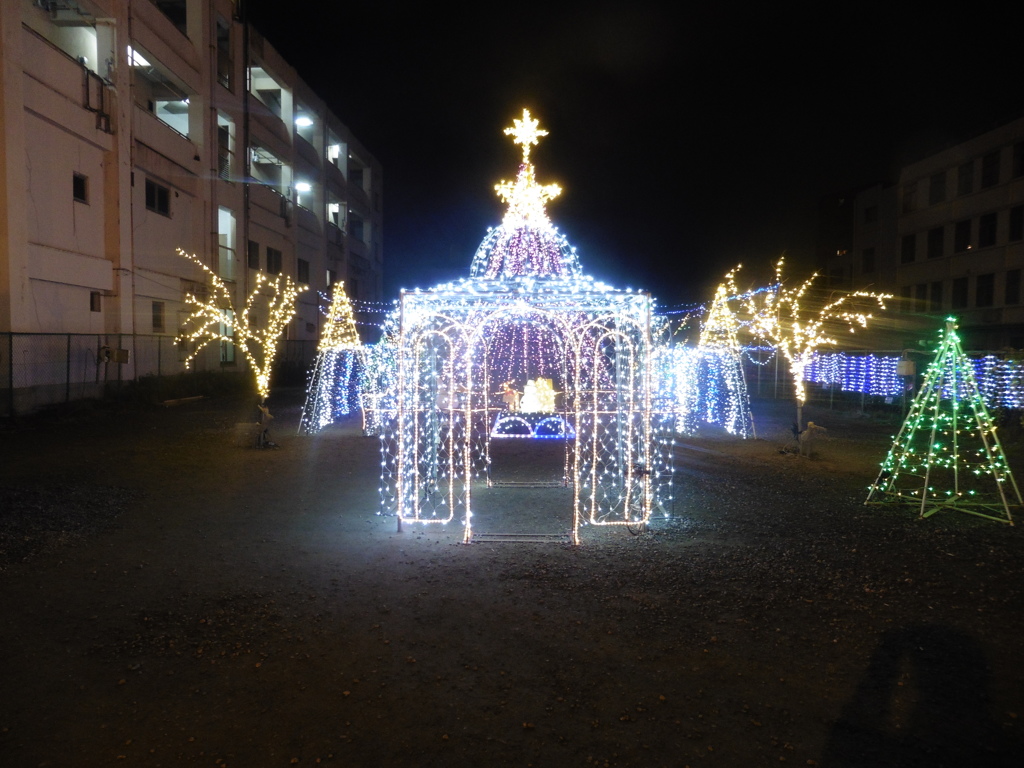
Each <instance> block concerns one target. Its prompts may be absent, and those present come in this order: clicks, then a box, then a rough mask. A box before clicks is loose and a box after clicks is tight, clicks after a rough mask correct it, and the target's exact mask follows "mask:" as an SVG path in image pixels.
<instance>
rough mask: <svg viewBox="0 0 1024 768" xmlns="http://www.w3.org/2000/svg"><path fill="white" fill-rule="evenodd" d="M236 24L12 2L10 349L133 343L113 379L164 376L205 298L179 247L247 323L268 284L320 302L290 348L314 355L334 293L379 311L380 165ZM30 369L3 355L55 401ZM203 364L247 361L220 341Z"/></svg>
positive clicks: (3, 193) (3, 185)
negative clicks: (100, 338) (54, 343)
mask: <svg viewBox="0 0 1024 768" xmlns="http://www.w3.org/2000/svg"><path fill="white" fill-rule="evenodd" d="M239 12H240V5H239V3H238V2H237V0H236V1H233V0H12V1H11V2H4V3H0V44H2V65H0V141H2V143H3V144H2V151H0V333H2V332H6V333H8V334H30V333H59V334H97V335H111V334H123V335H124V336H122V337H119V339H118V340H117V343H118V345H121V346H125V347H128V348H129V354H128V356H127V359H128V362H127V363H125V362H121V363H119V365H120V366H121V368H120V370H119V372H118V378H127V379H131V378H135V377H138V376H141V375H145V374H147V373H152V372H155V366H156V365H159V366H160V371H161V372H167V371H168V367H169V366H170V368H171V369H173V368H174V364H175V363H180V359H181V357H182V355H183V352H182V351H181V350H175V348H173V347H172V346H171V345H170V343H169V342H170V341H171V340H172V339H173V337H174V336H175V335H176V334H177V333H178V331H179V327H180V324H181V321H182V319H183V318H184V316H185V314H186V310H185V306H184V304H183V297H184V294H185V292H186V291H193V292H195V291H202V284H203V273H202V271H201V270H200V269H199V268H198V267H196V266H195V265H193V264H191V263H190V262H188V261H187V260H186V259H183V258H182V257H180V256H178V255H176V253H175V249H176V248H179V247H180V248H182V249H184V250H185V251H187V252H189V253H195V254H196V255H198V256H199V258H200V259H202V260H203V262H204V263H206V264H207V265H209V266H210V267H211V268H212V269H214V270H215V271H216V273H217V274H218V275H219V276H220V277H222V278H223V279H224V280H225V281H227V282H228V284H229V286H230V287H231V289H232V291H233V292H234V294H235V306H236V307H240V306H241V305H242V304H244V301H245V297H246V295H247V294H248V292H249V289H250V286H251V285H252V284H253V280H254V276H255V274H256V270H262V271H264V272H267V273H270V274H271V275H273V274H278V273H281V272H284V273H286V274H288V275H290V276H291V277H292V278H293V279H295V280H296V281H297V282H299V283H301V284H304V285H307V286H309V290H307V291H306V292H305V293H304V294H302V295H301V297H300V303H299V307H298V313H297V316H296V318H295V320H293V321H292V323H291V324H290V327H289V329H288V332H287V335H288V339H290V340H310V341H312V340H315V339H316V338H317V335H318V331H319V325H320V322H321V320H320V312H319V310H318V306H317V304H318V298H317V293H318V292H320V291H324V290H326V289H327V288H328V287H329V286H330V284H331V283H333V282H335V281H338V280H344V281H346V289H347V291H348V293H349V295H350V296H351V297H352V298H354V299H363V300H379V299H380V298H381V290H382V265H383V251H382V245H383V243H382V192H383V185H382V183H383V179H382V173H381V167H380V165H379V164H378V163H377V161H376V160H375V159H374V158H373V157H372V156H371V155H370V154H369V153H368V152H367V151H366V149H365V147H363V146H362V145H361V144H360V143H359V141H358V140H357V139H356V138H355V137H354V136H352V134H351V132H350V131H349V130H348V129H347V128H346V126H345V125H344V124H343V123H342V122H341V121H340V120H339V119H338V118H337V116H335V115H334V114H333V113H332V112H331V111H330V110H329V109H328V108H327V105H326V104H325V103H324V101H323V100H322V99H321V98H320V97H318V96H317V94H315V93H314V92H313V91H312V90H311V89H310V88H309V87H308V86H307V85H306V84H305V83H304V82H303V81H302V79H301V78H300V77H299V76H298V75H297V73H296V72H295V70H294V69H293V67H292V66H290V65H289V64H288V62H286V61H284V60H283V59H282V58H281V56H280V55H278V53H277V52H276V51H275V50H274V48H273V47H272V46H271V45H270V44H268V43H267V42H266V41H265V40H264V39H263V37H262V36H261V35H260V34H259V33H258V32H257V31H256V30H255V29H252V28H251V27H250V26H249V25H247V24H245V23H243V20H242V19H241V18H240V16H239ZM257 322H259V319H258V318H257ZM154 339H156V341H155V342H154ZM18 341H19V343H21V342H23V341H24V340H23V339H19V340H18ZM26 343H27V342H26ZM76 343H77V342H76ZM70 344H71V342H70V341H69V347H70ZM86 346H88V343H87V344H86ZM12 349H13V345H12ZM154 350H155V351H154ZM91 352H92V353H93V356H94V357H95V345H94V346H93V348H92V349H91ZM69 354H70V353H69ZM83 354H84V352H83ZM154 355H156V356H157V357H158V361H157V360H154V359H153V357H154ZM37 356H38V353H34V352H33V353H28V352H24V353H23V354H19V353H18V351H17V350H15V351H14V352H13V353H12V354H11V355H10V357H11V359H10V360H8V361H7V363H8V367H9V368H10V369H11V375H10V379H11V381H12V389H17V388H19V384H18V382H19V376H20V377H21V379H20V381H21V385H22V387H28V388H34V387H37V386H43V387H45V383H43V382H42V379H41V378H40V377H41V374H40V372H39V370H41V368H40V366H41V364H40V365H39V366H34V365H33V363H32V362H31V359H33V358H35V357H37ZM122 359H123V358H122ZM78 364H79V362H78V361H77V360H76V361H73V362H72V363H69V366H70V365H76V366H77V365H78ZM201 364H205V365H206V366H207V367H214V366H233V365H240V364H241V361H235V359H234V354H233V348H232V345H231V344H222V345H221V348H220V349H219V350H217V349H214V350H211V351H210V354H209V355H207V356H206V357H204V358H203V360H202V361H201ZM19 366H22V367H20V368H19ZM33 367H35V368H37V369H39V370H35V371H34V370H33ZM4 373H6V371H5V372H4ZM95 378H97V379H101V378H108V379H109V374H108V373H106V374H103V375H98V376H96V377H95Z"/></svg>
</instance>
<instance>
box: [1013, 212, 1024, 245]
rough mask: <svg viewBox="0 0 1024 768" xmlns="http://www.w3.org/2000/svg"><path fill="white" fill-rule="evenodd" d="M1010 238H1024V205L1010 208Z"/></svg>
mask: <svg viewBox="0 0 1024 768" xmlns="http://www.w3.org/2000/svg"><path fill="white" fill-rule="evenodd" d="M1010 240H1024V205H1015V206H1013V208H1011V209H1010Z"/></svg>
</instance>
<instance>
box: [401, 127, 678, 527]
mask: <svg viewBox="0 0 1024 768" xmlns="http://www.w3.org/2000/svg"><path fill="white" fill-rule="evenodd" d="M506 134H511V135H512V136H514V140H515V143H516V144H519V145H520V146H521V147H522V152H523V158H522V163H521V164H520V166H519V172H518V175H517V178H516V180H515V182H512V183H509V182H502V183H501V184H499V185H498V186H497V187H496V189H497V191H498V193H499V195H500V196H501V198H502V199H503V200H504V201H505V202H506V203H507V204H508V210H507V212H506V214H505V217H504V219H503V221H502V223H501V225H500V226H499V227H497V228H495V229H492V230H489V231H488V233H487V235H486V237H485V238H484V240H483V242H482V243H481V245H480V247H479V248H478V250H477V253H476V255H475V256H474V259H473V263H472V266H471V270H470V277H469V278H468V279H466V280H464V281H462V282H459V283H452V284H446V285H440V286H437V287H436V288H433V289H431V290H426V291H419V290H417V291H406V292H403V293H402V296H401V299H400V302H399V307H398V310H397V311H398V327H399V332H398V339H397V350H396V368H397V384H396V387H395V391H396V397H395V402H394V411H393V413H392V418H390V419H388V420H387V425H388V426H387V429H386V430H385V431H384V433H383V434H382V446H383V449H384V450H383V461H382V465H383V470H384V472H383V478H382V480H383V482H382V486H381V493H382V503H383V508H384V511H385V512H387V513H393V514H396V515H398V517H399V520H400V521H401V522H406V523H450V522H456V523H459V524H461V525H462V526H463V529H464V535H463V540H464V541H466V542H467V543H468V542H469V541H471V540H472V537H473V525H474V507H475V506H477V501H476V499H477V497H478V496H479V495H481V494H494V493H500V492H501V488H500V487H497V486H498V484H497V483H495V482H492V477H491V466H492V465H491V452H492V446H493V445H494V441H500V440H509V439H515V438H520V439H535V440H542V439H543V440H557V441H561V444H562V445H564V448H565V451H564V477H563V483H564V484H565V485H568V486H570V487H571V488H572V499H573V501H572V509H571V510H566V516H565V521H566V523H567V526H566V527H567V529H568V534H569V537H570V540H571V541H572V542H573V543H579V541H580V528H581V527H582V526H583V525H587V524H591V525H627V526H637V527H643V526H645V525H646V524H647V522H648V520H649V518H650V515H651V510H652V508H654V507H657V506H661V505H662V504H663V503H664V502H665V501H667V499H668V498H669V494H670V493H671V480H670V464H671V462H670V461H669V457H668V456H667V454H666V453H665V451H664V446H663V445H662V443H661V441H660V440H659V435H660V434H661V430H660V425H661V424H662V423H663V422H664V423H667V419H663V418H662V417H661V415H660V414H656V413H655V412H654V411H653V408H652V397H651V378H652V377H651V370H652V366H653V363H654V357H655V354H654V346H653V342H652V338H651V312H652V304H651V298H650V296H649V295H648V294H646V293H642V292H636V291H630V290H618V289H614V288H611V287H609V286H606V285H603V284H601V283H598V282H596V281H595V280H594V279H593V278H591V277H589V276H586V275H583V274H582V271H581V269H580V265H579V261H578V259H577V257H576V252H575V249H574V248H573V247H572V246H570V245H569V243H568V242H567V240H566V239H565V237H564V236H563V235H561V234H560V233H559V232H558V230H557V229H556V228H555V227H554V226H553V225H552V224H551V222H550V220H549V219H548V217H547V214H546V211H545V205H546V202H547V200H549V199H551V198H553V197H555V196H556V195H558V194H559V192H560V191H561V190H560V189H559V188H558V187H557V186H555V185H549V186H540V185H538V184H537V183H536V181H535V179H534V169H533V165H532V164H531V163H530V160H529V156H530V148H531V146H532V145H534V144H536V143H537V139H538V138H539V137H541V136H544V135H546V134H547V132H546V131H543V130H538V123H537V121H536V120H533V119H531V117H530V114H529V112H527V111H524V112H523V118H522V119H521V120H515V121H514V127H513V128H509V129H507V130H506ZM541 391H543V392H544V393H545V396H542V397H541V396H536V393H537V392H541ZM521 392H522V393H524V396H523V397H522V398H521V399H520V398H519V394H520V393H521ZM511 393H515V394H514V395H513V394H511ZM527 395H529V396H527ZM520 406H521V407H520Z"/></svg>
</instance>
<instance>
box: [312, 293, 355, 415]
mask: <svg viewBox="0 0 1024 768" xmlns="http://www.w3.org/2000/svg"><path fill="white" fill-rule="evenodd" d="M362 358H363V350H362V345H361V344H360V342H359V333H358V332H357V331H356V320H355V315H354V314H353V312H352V304H351V302H350V301H349V299H348V294H346V293H345V284H344V283H342V282H338V283H335V284H334V285H333V286H332V289H331V303H330V307H329V308H328V310H327V317H326V319H325V320H324V326H323V330H322V331H321V334H320V344H319V347H318V349H317V356H316V362H315V363H314V365H313V371H312V374H311V375H310V379H309V384H308V387H307V389H306V403H305V405H304V406H303V408H302V415H301V417H300V418H299V432H304V433H307V434H310V433H313V432H316V431H318V430H320V429H323V428H324V427H325V426H327V425H328V424H332V423H334V422H335V421H336V420H337V419H338V418H340V417H341V416H345V415H347V414H349V413H351V412H352V411H354V410H356V409H358V408H359V407H360V392H359V387H358V381H359V371H360V369H361V367H362Z"/></svg>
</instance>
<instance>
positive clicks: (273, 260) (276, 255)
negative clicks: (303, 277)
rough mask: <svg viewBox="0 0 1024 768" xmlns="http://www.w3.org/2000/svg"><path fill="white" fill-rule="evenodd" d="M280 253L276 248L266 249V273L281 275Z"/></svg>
mask: <svg viewBox="0 0 1024 768" xmlns="http://www.w3.org/2000/svg"><path fill="white" fill-rule="evenodd" d="M281 262H282V258H281V252H280V251H279V250H277V248H270V247H268V248H267V272H268V273H269V274H271V275H279V274H281Z"/></svg>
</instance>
